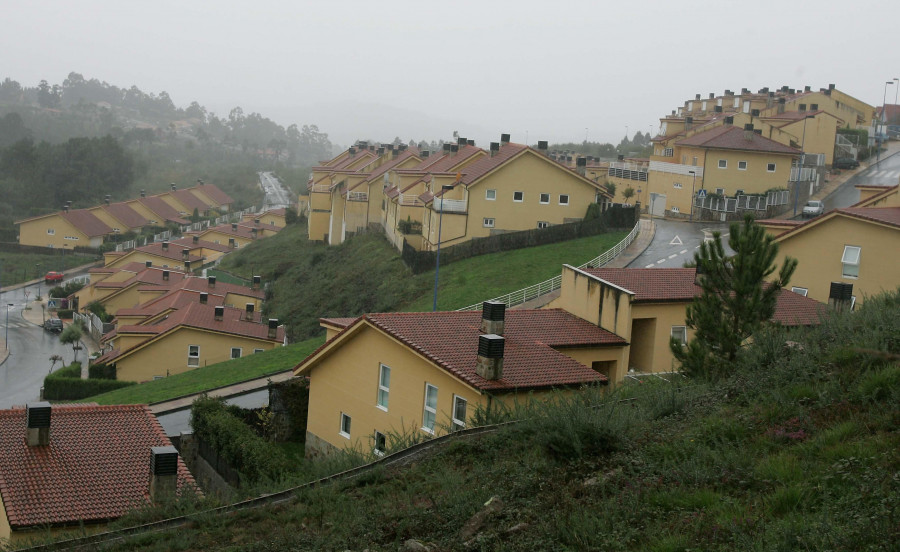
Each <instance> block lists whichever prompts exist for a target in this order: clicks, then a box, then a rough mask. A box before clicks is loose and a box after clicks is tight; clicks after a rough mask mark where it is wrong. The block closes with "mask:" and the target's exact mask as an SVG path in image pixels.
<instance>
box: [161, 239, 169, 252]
mask: <svg viewBox="0 0 900 552" xmlns="http://www.w3.org/2000/svg"><path fill="white" fill-rule="evenodd" d="M162 250H163V251H168V250H169V242H167V241H163V242H162Z"/></svg>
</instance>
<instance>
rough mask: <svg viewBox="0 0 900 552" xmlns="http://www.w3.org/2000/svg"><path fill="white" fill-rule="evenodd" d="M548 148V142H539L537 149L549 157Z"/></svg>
mask: <svg viewBox="0 0 900 552" xmlns="http://www.w3.org/2000/svg"><path fill="white" fill-rule="evenodd" d="M547 146H548V144H547V140H538V147H537V149H538V151H539V152H541V153H543V154H544V155H547Z"/></svg>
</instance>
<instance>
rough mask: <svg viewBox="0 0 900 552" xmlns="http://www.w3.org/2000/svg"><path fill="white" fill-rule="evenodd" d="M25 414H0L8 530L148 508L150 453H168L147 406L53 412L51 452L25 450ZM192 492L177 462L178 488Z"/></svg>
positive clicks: (0, 485) (0, 472)
mask: <svg viewBox="0 0 900 552" xmlns="http://www.w3.org/2000/svg"><path fill="white" fill-rule="evenodd" d="M25 418H26V411H25V409H24V408H21V407H19V408H13V409H10V410H0V495H2V499H3V505H4V508H5V509H6V515H7V518H8V520H9V523H10V525H11V526H12V527H13V528H18V527H29V526H34V525H77V524H79V523H82V522H83V523H91V522H101V521H106V520H111V519H115V518H118V517H121V516H122V515H123V514H125V513H126V512H128V511H129V510H131V509H132V508H134V506H135V505H137V504H141V503H144V502H147V501H148V499H149V483H150V475H149V474H150V448H151V447H160V446H170V445H171V444H172V443H171V442H170V441H169V439H168V437H166V435H165V433H164V432H163V430H162V428H161V427H160V425H159V422H157V420H156V418H155V417H154V416H153V414H152V413H151V412H150V409H149V408H148V407H147V406H145V405H123V406H97V405H77V406H76V405H56V406H53V407H52V410H51V421H50V445H49V446H35V447H29V446H27V445H26V444H25V424H26V421H25ZM186 486H187V487H191V488H196V484H195V482H194V479H193V477H192V476H191V474H190V472H189V471H188V469H187V467H186V466H185V465H184V462H183V461H182V460H181V458H180V457H179V459H178V487H179V488H182V489H183V488H185V487H186Z"/></svg>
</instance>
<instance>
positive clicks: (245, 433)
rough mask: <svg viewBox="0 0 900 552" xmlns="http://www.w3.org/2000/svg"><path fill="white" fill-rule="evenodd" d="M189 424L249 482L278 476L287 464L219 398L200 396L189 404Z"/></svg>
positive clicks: (285, 468)
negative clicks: (190, 405) (191, 404)
mask: <svg viewBox="0 0 900 552" xmlns="http://www.w3.org/2000/svg"><path fill="white" fill-rule="evenodd" d="M191 427H192V428H193V429H194V434H195V435H196V436H197V438H198V439H200V440H202V441H203V442H205V443H206V444H207V445H209V446H210V447H211V448H212V449H213V450H215V451H216V452H217V453H218V454H219V455H220V456H221V457H222V459H223V460H225V461H226V462H227V463H228V464H229V465H231V467H232V468H234V469H235V470H237V471H238V472H240V474H241V475H242V476H243V477H244V478H246V480H247V482H248V483H255V482H258V481H264V480H276V479H279V478H280V477H281V476H282V475H283V474H284V473H285V472H286V471H287V469H288V468H289V467H290V466H289V462H288V459H287V456H285V454H284V452H282V450H281V449H279V448H278V447H277V446H275V445H274V444H273V443H270V442H269V441H266V440H265V439H263V438H262V437H260V436H259V435H257V434H256V433H255V432H254V431H253V430H252V429H251V428H250V427H249V426H248V425H247V424H245V423H244V422H242V421H241V420H240V419H238V418H237V417H236V416H235V415H234V414H233V413H232V412H231V411H229V408H228V407H226V406H225V403H224V401H223V400H222V399H218V398H209V397H201V398H199V399H197V400H196V401H194V404H193V406H192V407H191Z"/></svg>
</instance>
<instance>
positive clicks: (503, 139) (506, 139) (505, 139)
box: [500, 134, 509, 146]
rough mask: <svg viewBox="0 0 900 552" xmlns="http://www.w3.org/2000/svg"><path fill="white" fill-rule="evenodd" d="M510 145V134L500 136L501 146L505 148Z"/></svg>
mask: <svg viewBox="0 0 900 552" xmlns="http://www.w3.org/2000/svg"><path fill="white" fill-rule="evenodd" d="M508 143H509V134H501V135H500V145H503V146H505V145H506V144H508Z"/></svg>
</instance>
